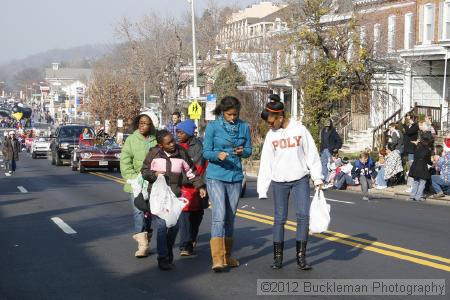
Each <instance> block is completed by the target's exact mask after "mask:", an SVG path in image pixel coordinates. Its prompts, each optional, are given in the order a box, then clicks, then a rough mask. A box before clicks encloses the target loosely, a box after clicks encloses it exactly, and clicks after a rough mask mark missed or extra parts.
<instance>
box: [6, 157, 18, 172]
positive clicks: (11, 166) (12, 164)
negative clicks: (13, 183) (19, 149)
mask: <svg viewBox="0 0 450 300" xmlns="http://www.w3.org/2000/svg"><path fill="white" fill-rule="evenodd" d="M5 168H6V171H9V172H15V171H16V161H15V160H14V159H10V160H5Z"/></svg>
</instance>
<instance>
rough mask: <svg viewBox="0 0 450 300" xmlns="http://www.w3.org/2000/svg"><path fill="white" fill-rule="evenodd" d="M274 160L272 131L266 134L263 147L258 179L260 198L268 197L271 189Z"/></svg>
mask: <svg viewBox="0 0 450 300" xmlns="http://www.w3.org/2000/svg"><path fill="white" fill-rule="evenodd" d="M273 160H274V153H273V149H272V145H270V132H269V133H268V134H267V135H266V139H265V140H264V145H263V149H262V151H261V159H260V165H259V172H258V180H257V191H258V195H259V198H267V191H268V190H269V186H270V182H271V181H272V178H271V175H272V163H273Z"/></svg>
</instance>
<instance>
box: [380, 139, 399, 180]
mask: <svg viewBox="0 0 450 300" xmlns="http://www.w3.org/2000/svg"><path fill="white" fill-rule="evenodd" d="M402 172H403V164H402V157H401V154H400V150H398V149H395V146H394V145H392V144H388V145H387V148H386V161H385V163H384V180H385V181H386V183H388V184H387V185H390V184H389V183H392V182H393V181H395V180H396V179H397V178H402Z"/></svg>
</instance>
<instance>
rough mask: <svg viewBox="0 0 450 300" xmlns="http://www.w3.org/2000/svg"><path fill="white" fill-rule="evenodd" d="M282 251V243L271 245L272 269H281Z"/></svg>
mask: <svg viewBox="0 0 450 300" xmlns="http://www.w3.org/2000/svg"><path fill="white" fill-rule="evenodd" d="M283 249H284V243H283V242H281V243H273V264H272V269H274V270H276V269H281V268H282V267H283Z"/></svg>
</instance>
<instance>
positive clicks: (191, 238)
mask: <svg viewBox="0 0 450 300" xmlns="http://www.w3.org/2000/svg"><path fill="white" fill-rule="evenodd" d="M196 128H197V126H196V125H195V123H194V122H193V121H192V120H185V121H183V122H181V123H179V124H178V125H177V138H178V144H179V145H180V146H181V147H183V148H184V149H186V150H187V152H188V154H189V156H190V157H191V158H192V160H193V162H194V164H195V167H196V168H197V171H198V173H199V174H200V175H201V176H203V174H204V173H205V170H206V164H207V162H206V160H205V159H204V158H203V155H202V154H203V145H202V143H201V142H200V140H199V139H198V138H196V137H195V129H196ZM181 196H182V197H184V198H186V199H187V200H188V201H189V203H188V204H187V205H186V207H185V208H184V210H183V212H182V213H181V215H180V220H179V222H180V232H181V234H180V255H181V256H191V255H192V254H193V251H194V248H195V245H196V244H197V236H198V231H199V227H200V224H201V222H202V220H203V212H204V209H205V208H208V199H207V198H201V197H200V195H199V192H198V191H197V190H196V189H195V188H194V186H193V185H192V184H191V183H190V182H189V180H188V179H187V178H186V176H185V175H184V174H183V183H182V187H181Z"/></svg>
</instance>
